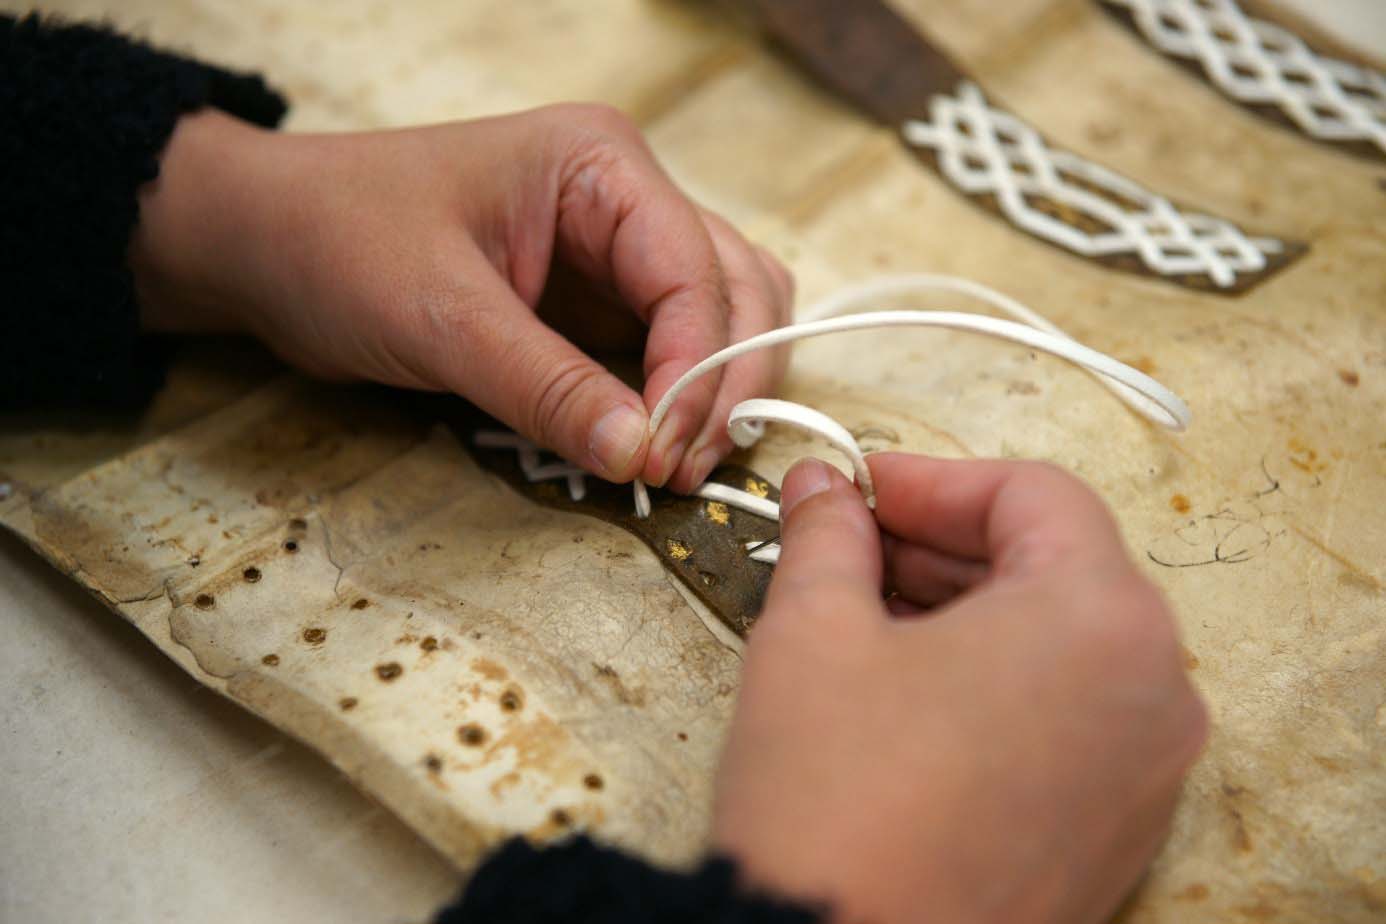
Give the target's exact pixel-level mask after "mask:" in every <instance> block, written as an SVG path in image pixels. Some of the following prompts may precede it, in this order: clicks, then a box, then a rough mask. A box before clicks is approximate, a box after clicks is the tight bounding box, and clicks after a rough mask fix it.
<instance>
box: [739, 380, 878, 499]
mask: <svg viewBox="0 0 1386 924" xmlns="http://www.w3.org/2000/svg"><path fill="white" fill-rule="evenodd" d="M766 423H780V424H787V425H789V426H791V427H794V428H795V429H798V430H803V431H804V432H805V433H810V434H812V435H814V436H817V437H820V438H822V439H824V440H827V442H828V443H829V444H830V445H831V446H832V447H833V448H834V449H836V450H837V451H838V452H840V453H842V454H843V455H844V456H846V457H847V461H848V462H850V463H852V473H853V474H854V475H856V478H857V489H858V490H859V491H861V496H862V497H863V498H864V499H865V500H866V506H868V507H870V508H871V509H872V510H875V509H876V486H875V485H874V484H872V482H871V469H870V468H869V467H867V464H866V456H865V455H863V454H862V451H861V447H860V446H858V445H857V441H856V439H855V438H854V437H853V436H852V434H851V433H849V432H848V431H847V428H846V427H844V426H843V425H842V424H840V423H838V422H837V421H836V420H833V419H832V418H831V417H829V416H828V415H827V414H824V413H823V412H822V411H817V410H814V409H813V408H811V407H807V406H805V405H802V404H795V403H794V402H792V401H781V400H779V399H778V398H751V399H749V400H747V401H742V402H741V403H740V404H738V405H737V406H736V407H734V408H732V412H731V416H730V417H729V418H728V419H727V432H728V433H730V434H731V438H732V441H733V442H735V443H736V445H738V446H741V447H743V448H744V447H747V446H750V445H752V444H754V443H755V441H756V440H757V439H759V438H760V436H761V434H763V433H764V432H765V424H766Z"/></svg>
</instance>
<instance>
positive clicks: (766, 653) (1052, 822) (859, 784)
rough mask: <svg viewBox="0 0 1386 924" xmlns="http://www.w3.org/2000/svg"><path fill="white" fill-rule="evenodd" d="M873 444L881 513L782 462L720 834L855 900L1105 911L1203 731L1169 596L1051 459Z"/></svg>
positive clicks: (802, 890)
mask: <svg viewBox="0 0 1386 924" xmlns="http://www.w3.org/2000/svg"><path fill="white" fill-rule="evenodd" d="M870 465H871V471H872V475H873V477H874V479H875V481H876V488H877V501H878V508H877V519H878V520H879V526H880V530H878V526H877V522H876V520H873V518H872V516H871V513H870V511H868V510H867V508H866V506H865V505H864V504H863V503H862V500H861V497H860V495H859V494H858V492H857V491H856V489H855V488H853V487H852V485H851V484H850V483H848V481H847V480H846V479H845V478H843V477H842V475H840V474H839V473H838V472H837V471H836V470H834V469H831V468H830V467H829V466H826V465H824V464H823V463H821V462H817V461H812V460H810V461H807V462H803V463H800V464H799V465H798V466H796V467H795V468H794V469H792V470H791V471H790V473H789V474H788V476H787V477H786V478H785V482H784V488H783V494H782V507H781V510H782V511H783V514H784V524H783V532H782V542H783V552H782V554H781V557H780V561H779V564H778V566H777V567H776V569H775V577H774V580H773V581H772V582H771V585H770V592H769V596H768V598H767V600H766V604H765V609H764V611H763V613H762V615H761V617H760V620H759V622H758V623H757V624H756V627H755V629H754V630H753V632H752V634H751V639H750V643H749V645H748V647H747V652H746V663H745V670H744V675H743V681H742V688H741V699H740V703H739V706H738V709H737V713H736V716H735V719H734V721H733V723H732V729H731V733H730V737H729V740H728V744H727V748H726V753H725V755H724V757H723V762H722V768H721V773H720V778H719V780H718V790H717V793H718V796H717V805H716V815H715V823H714V837H715V842H716V844H717V846H718V847H719V848H721V849H722V850H725V851H727V852H728V853H730V854H732V855H733V856H735V857H737V858H739V859H740V861H741V863H742V868H743V870H744V872H745V874H746V876H747V877H748V881H749V884H751V885H754V886H759V887H762V888H768V889H770V890H773V891H776V892H779V893H782V894H785V895H790V896H797V897H801V898H806V899H810V900H818V901H823V902H826V903H828V904H829V905H830V906H831V907H832V908H833V910H834V915H833V917H832V920H834V921H837V922H844V924H846V922H850V924H858V922H868V924H905V922H920V924H933V922H945V921H946V922H948V924H974V922H1008V924H1009V922H1022V921H1023V922H1026V924H1035V922H1065V924H1081V922H1097V921H1102V920H1106V916H1107V915H1108V914H1109V913H1110V912H1111V911H1112V910H1113V908H1114V907H1115V906H1116V904H1117V903H1118V902H1119V901H1120V899H1121V897H1122V896H1123V895H1124V894H1125V893H1126V892H1127V891H1128V890H1129V889H1130V888H1131V887H1132V885H1133V884H1134V883H1135V882H1136V880H1137V878H1138V877H1139V876H1140V875H1141V872H1142V871H1143V870H1144V868H1145V866H1146V865H1147V863H1148V862H1149V861H1150V859H1151V858H1152V857H1153V855H1154V853H1155V852H1156V850H1157V849H1158V847H1159V844H1160V843H1161V841H1162V840H1163V837H1164V835H1165V832H1166V829H1167V826H1168V823H1169V819H1170V816H1171V814H1172V812H1173V808H1174V804H1175V800H1176V797H1177V793H1178V790H1179V785H1180V781H1181V779H1182V778H1183V775H1184V772H1185V771H1186V770H1187V768H1188V767H1189V766H1190V764H1191V763H1192V762H1193V760H1194V758H1195V757H1196V755H1197V754H1198V752H1199V750H1200V748H1201V747H1202V743H1203V740H1204V737H1205V735H1206V723H1207V719H1206V716H1205V713H1204V710H1203V706H1202V703H1201V702H1200V700H1199V699H1198V697H1197V696H1196V694H1195V693H1194V691H1193V689H1192V688H1191V687H1190V685H1189V683H1188V681H1187V680H1186V678H1185V676H1184V672H1183V668H1182V662H1181V658H1180V652H1179V645H1178V642H1177V639H1176V636H1175V629H1174V624H1173V621H1172V620H1171V618H1170V613H1169V609H1168V608H1167V606H1166V605H1165V603H1164V601H1163V600H1162V599H1161V597H1160V594H1159V593H1158V592H1157V591H1156V590H1155V588H1154V587H1153V585H1151V584H1150V583H1149V582H1148V581H1147V580H1146V579H1145V578H1143V577H1142V576H1141V575H1139V574H1138V573H1137V571H1136V570H1135V568H1134V567H1133V565H1132V564H1131V562H1130V561H1129V560H1128V558H1127V556H1126V554H1125V552H1124V550H1123V547H1122V544H1121V540H1120V538H1119V536H1118V533H1117V529H1116V526H1115V524H1114V523H1113V521H1112V519H1111V517H1110V515H1109V514H1108V513H1107V511H1106V509H1105V508H1104V507H1103V505H1102V503H1101V502H1100V501H1099V500H1098V499H1097V498H1096V497H1095V496H1094V495H1093V493H1092V492H1091V491H1090V490H1088V489H1087V488H1086V487H1084V486H1083V485H1082V484H1081V483H1080V482H1079V481H1077V480H1076V479H1074V478H1073V477H1071V476H1069V475H1067V474H1064V473H1063V472H1061V471H1060V470H1058V469H1055V468H1053V467H1050V466H1047V465H1041V464H1035V463H1025V462H1020V463H1013V462H967V461H963V462H954V461H939V460H933V459H927V458H924V457H919V456H906V455H875V456H872V457H871V458H870ZM882 531H883V532H884V535H882ZM883 587H884V589H885V590H886V591H888V592H893V593H894V594H896V596H895V597H894V598H892V601H891V604H890V606H889V608H888V607H887V606H886V605H885V604H883V603H882V588H883Z"/></svg>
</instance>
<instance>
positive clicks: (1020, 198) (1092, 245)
mask: <svg viewBox="0 0 1386 924" xmlns="http://www.w3.org/2000/svg"><path fill="white" fill-rule="evenodd" d="M902 131H903V134H904V137H905V140H906V141H908V142H909V143H911V144H914V145H918V146H920V147H926V148H930V149H931V150H933V152H934V153H935V155H936V156H937V158H938V163H939V168H940V169H941V170H942V172H943V175H944V177H945V178H947V179H948V180H949V181H950V182H951V183H953V185H955V186H957V187H958V188H959V189H961V190H962V191H963V192H965V193H968V194H969V195H990V196H994V197H995V198H996V202H997V205H998V206H999V207H1000V209H1001V211H1002V212H1003V213H1004V214H1005V216H1006V217H1007V218H1009V219H1010V220H1011V221H1012V222H1014V223H1015V224H1016V225H1018V226H1020V227H1021V228H1023V229H1024V230H1026V231H1028V232H1030V233H1031V234H1033V235H1035V236H1036V237H1040V238H1043V239H1044V240H1047V241H1050V242H1052V243H1054V244H1057V245H1059V246H1060V247H1063V248H1065V249H1066V250H1070V251H1072V252H1074V253H1076V254H1080V255H1082V256H1085V257H1103V256H1120V255H1129V256H1133V257H1136V258H1138V259H1139V260H1140V262H1141V264H1142V265H1144V266H1145V267H1146V268H1147V269H1149V270H1150V271H1151V272H1154V273H1157V274H1159V275H1163V276H1176V275H1195V276H1207V277H1208V278H1209V279H1210V280H1212V282H1213V283H1214V284H1215V285H1218V286H1222V287H1228V286H1232V285H1235V284H1236V281H1237V274H1238V273H1252V274H1254V273H1259V272H1261V271H1262V270H1264V269H1265V268H1266V265H1267V260H1266V257H1267V255H1269V254H1275V253H1279V252H1280V251H1282V250H1283V249H1284V245H1283V244H1282V243H1281V242H1280V241H1277V240H1274V239H1272V238H1262V237H1249V236H1247V235H1246V234H1244V233H1243V232H1242V231H1241V230H1240V229H1239V228H1237V227H1236V226H1235V225H1233V224H1231V223H1230V222H1228V221H1224V220H1223V219H1221V218H1215V217H1214V216H1212V215H1202V214H1199V213H1196V212H1185V211H1181V210H1180V209H1179V208H1178V207H1177V206H1175V205H1174V204H1173V203H1172V202H1170V201H1169V200H1168V199H1166V198H1164V197H1163V196H1160V195H1157V194H1155V193H1153V192H1151V191H1149V190H1148V189H1145V188H1144V187H1142V186H1140V185H1139V184H1137V183H1135V182H1134V181H1132V180H1129V179H1127V178H1126V177H1124V176H1121V175H1120V174H1118V173H1114V172H1113V171H1111V170H1108V169H1106V168H1105V167H1100V166H1098V165H1097V164H1094V163H1092V162H1091V161H1087V160H1084V159H1083V158H1081V157H1079V156H1078V155H1076V154H1072V153H1069V152H1068V151H1062V150H1056V149H1054V148H1051V147H1050V146H1049V145H1048V144H1047V143H1046V142H1045V140H1044V139H1043V138H1042V137H1040V135H1039V133H1038V132H1036V131H1035V130H1034V129H1033V128H1031V127H1030V126H1029V125H1026V124H1025V123H1024V122H1022V121H1021V120H1020V119H1018V118H1016V117H1015V116H1013V115H1011V114H1010V113H1007V112H1003V111H1001V110H999V109H994V108H992V107H991V106H989V105H988V104H987V100H986V97H985V96H984V95H983V94H982V91H981V88H979V87H978V86H977V85H976V84H974V83H972V82H971V81H966V80H965V81H963V82H962V83H960V84H958V87H957V90H956V91H955V95H953V96H948V95H945V94H939V95H938V96H935V97H934V98H933V100H932V101H931V102H930V105H929V118H928V119H927V120H925V119H911V120H910V121H908V122H906V123H905V125H904V126H903V129H902ZM1046 202H1047V203H1048V204H1049V205H1050V206H1051V208H1053V210H1054V211H1057V212H1058V213H1059V214H1061V215H1064V214H1070V215H1074V216H1076V217H1077V218H1080V219H1082V224H1081V225H1080V224H1078V223H1075V222H1074V221H1069V220H1064V219H1062V218H1059V217H1056V216H1055V215H1053V214H1050V213H1049V212H1046V211H1044V210H1042V209H1041V208H1040V207H1039V206H1040V205H1041V204H1043V203H1046Z"/></svg>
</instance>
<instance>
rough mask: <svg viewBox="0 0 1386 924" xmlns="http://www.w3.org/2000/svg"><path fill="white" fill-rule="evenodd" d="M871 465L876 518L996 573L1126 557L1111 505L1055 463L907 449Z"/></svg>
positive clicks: (904, 535) (879, 456)
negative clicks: (950, 456)
mask: <svg viewBox="0 0 1386 924" xmlns="http://www.w3.org/2000/svg"><path fill="white" fill-rule="evenodd" d="M867 464H868V465H869V466H870V467H871V475H872V477H873V478H874V479H875V482H876V519H877V522H879V523H880V525H881V527H882V528H883V529H885V530H886V531H887V532H888V533H890V534H891V535H893V536H895V537H897V538H899V539H902V540H904V541H905V542H909V543H914V544H916V545H920V546H924V547H927V548H931V549H935V550H937V551H940V552H943V553H946V554H949V555H953V556H957V557H960V558H969V559H979V560H986V561H988V562H990V563H991V571H992V573H993V574H1016V573H1024V572H1030V571H1036V570H1039V569H1043V568H1051V567H1052V568H1060V569H1064V570H1067V569H1069V568H1073V567H1083V568H1090V567H1094V566H1111V565H1129V559H1128V557H1127V555H1126V549H1125V546H1124V545H1123V543H1122V540H1121V534H1120V532H1119V531H1118V529H1117V525H1116V522H1115V521H1114V520H1113V519H1112V515H1111V513H1109V512H1108V510H1107V507H1106V505H1105V504H1103V503H1102V500H1101V499H1100V498H1099V497H1098V496H1097V495H1096V494H1095V493H1094V492H1093V490H1092V489H1091V488H1089V487H1088V486H1087V485H1086V484H1084V483H1083V482H1082V481H1080V480H1079V479H1078V478H1077V477H1075V476H1073V475H1071V474H1069V473H1068V472H1065V471H1064V470H1063V469H1060V468H1058V467H1057V466H1054V465H1049V464H1047V463H1042V462H1012V461H1004V460H971V459H934V458H930V457H928V456H919V455H908V454H904V453H876V454H873V455H871V456H868V457H867Z"/></svg>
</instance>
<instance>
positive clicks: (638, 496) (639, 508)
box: [631, 478, 650, 520]
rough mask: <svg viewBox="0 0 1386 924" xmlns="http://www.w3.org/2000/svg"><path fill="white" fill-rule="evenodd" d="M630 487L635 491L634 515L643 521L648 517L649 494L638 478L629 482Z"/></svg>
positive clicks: (643, 483)
mask: <svg viewBox="0 0 1386 924" xmlns="http://www.w3.org/2000/svg"><path fill="white" fill-rule="evenodd" d="M631 487H633V488H634V489H635V515H636V516H637V517H639V518H640V519H642V520H643V519H645V517H647V516H649V515H650V492H649V490H648V489H646V487H645V482H643V481H641V480H640V479H639V478H637V479H635V480H634V481H632V482H631Z"/></svg>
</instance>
